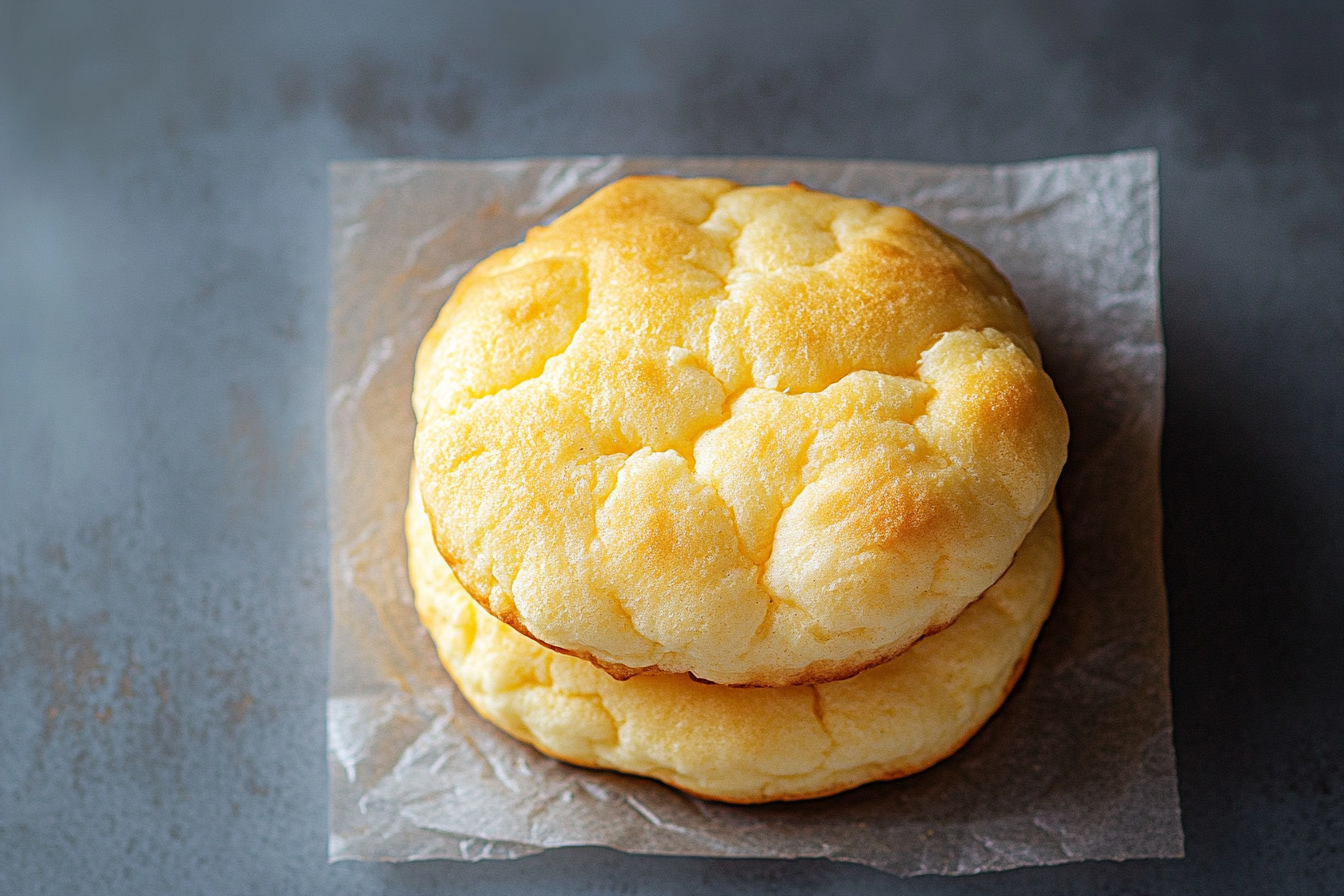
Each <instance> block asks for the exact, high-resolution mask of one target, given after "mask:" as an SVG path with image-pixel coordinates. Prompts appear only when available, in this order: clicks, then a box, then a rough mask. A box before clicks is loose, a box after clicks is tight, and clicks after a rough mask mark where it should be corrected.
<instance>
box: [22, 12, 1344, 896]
mask: <svg viewBox="0 0 1344 896" xmlns="http://www.w3.org/2000/svg"><path fill="white" fill-rule="evenodd" d="M1341 46H1344V7H1341V5H1340V4H1338V3H1331V4H1321V5H1316V6H1313V5H1310V4H1305V3H1296V4H1288V3H1266V4H1261V5H1246V4H1207V3H1206V4H1171V3H1128V4H1099V3H1072V2H1058V3H1050V2H1036V3H1017V4H1013V5H1004V4H992V5H991V4H984V5H983V6H981V5H974V6H969V5H965V4H955V3H947V2H942V3H935V2H929V3H923V4H900V5H897V4H894V3H873V4H866V5H865V4H857V3H854V4H838V3H817V4H810V5H802V4H788V3H729V2H704V3H646V4H638V5H636V4H633V3H615V2H613V3H610V4H605V5H593V4H559V3H555V4H522V3H501V2H496V3H494V4H487V3H473V4H459V3H447V2H443V0H438V2H424V3H420V4H412V3H378V2H370V0H365V2H363V3H345V4H337V3H331V2H327V3H319V2H316V0H310V2H301V0H295V2H270V3H245V2H228V3H217V4H210V5H207V4H204V3H182V2H164V3H161V4H151V3H135V2H121V3H99V2H92V0H71V2H63V3H62V2H45V3H38V2H13V0H5V2H2V3H0V892H4V893H15V894H28V893H63V894H64V893H127V894H131V893H150V892H182V893H212V894H214V893H303V894H309V893H311V894H318V893H322V894H328V893H334V894H340V893H375V894H379V893H388V894H410V893H417V894H418V893H430V892H453V893H487V892H538V893H542V892H545V893H555V892H574V893H641V894H643V893H649V894H654V893H656V894H674V893H687V892H695V891H714V892H722V893H803V892H835V893H839V892H845V893H850V892H860V893H862V892H871V893H877V892H914V893H977V894H980V893H984V894H994V893H1022V892H1031V893H1048V894H1054V893H1058V894H1064V893H1076V892H1098V893H1163V894H1166V893H1170V894H1176V893H1182V894H1184V893H1218V894H1236V893H1247V894H1251V893H1255V894H1261V893H1294V894H1297V893H1330V894H1333V893H1338V892H1341V891H1344V852H1342V850H1344V846H1342V844H1344V771H1342V770H1341V766H1342V765H1344V757H1342V756H1341V753H1342V752H1344V746H1341V745H1344V713H1342V712H1341V710H1340V705H1341V697H1340V694H1341V693H1344V648H1341V647H1340V643H1341V633H1342V632H1344V550H1341V547H1340V546H1341V543H1344V510H1342V509H1341V508H1344V386H1341V384H1344V286H1342V285H1341V284H1344V209H1342V205H1344V201H1342V200H1341V196H1344V51H1341ZM1149 145H1151V146H1156V147H1158V148H1159V149H1160V150H1161V152H1162V191H1163V192H1162V202H1163V218H1162V227H1163V239H1162V250H1163V262H1162V276H1163V285H1164V304H1165V310H1164V317H1165V324H1166V328H1167V340H1168V350H1169V380H1168V404H1167V410H1168V413H1167V433H1166V441H1165V448H1164V488H1165V505H1166V512H1167V535H1166V558H1167V564H1168V565H1167V570H1168V583H1169V587H1170V592H1171V612H1172V687H1173V694H1174V702H1175V725H1176V729H1175V730H1176V748H1177V752H1178V761H1179V765H1180V774H1181V795H1182V800H1183V803H1184V807H1185V813H1186V814H1185V821H1186V832H1187V851H1188V858H1186V859H1184V860H1177V861H1136V862H1129V863H1124V864H1108V863H1096V864H1079V865H1069V866H1062V867H1058V868H1044V869H1026V870H1022V871H1014V872H1009V873H1005V874H998V875H991V876H984V877H978V878H962V879H932V878H928V879H915V880H910V881H901V880H898V879H895V878H890V877H887V876H885V875H882V874H880V873H878V872H874V871H869V870H865V869H860V868H854V867H848V866H840V865H832V864H828V863H826V862H822V861H805V862H793V863H786V862H757V861H731V860H718V861H716V860H693V859H656V858H640V857H631V856H625V855H620V854H617V853H613V852H608V851H604V850H599V849H574V850H563V851H558V852H554V853H551V854H547V855H543V856H538V857H534V858H531V859H526V860H522V861H518V862H508V863H491V864H483V865H461V864H450V863H440V862H433V863H420V864H411V865H404V866H390V865H373V864H358V863H343V864H339V865H336V866H328V865H327V864H326V831H327V825H326V783H327V780H326V771H325V749H324V698H325V694H326V684H325V676H326V652H327V637H328V626H329V615H328V609H327V585H326V522H325V521H326V506H325V495H324V464H325V459H324V456H323V454H324V449H323V373H324V371H323V365H324V352H325V343H326V334H325V329H324V328H325V320H326V283H327V261H326V244H327V231H326V227H327V212H326V209H327V204H326V200H327V193H326V162H327V161H328V160H331V159H343V158H360V157H371V156H384V155H415V156H427V157H445V158H454V157H456V158H467V157H494V156H518V155H532V154H551V153H584V152H604V153H605V152H628V153H648V154H657V153H697V154H714V153H750V154H788V155H818V156H869V157H876V158H899V159H915V160H930V161H948V162H960V161H967V162H992V161H1012V160H1018V159H1027V158H1038V157H1045V156H1056V155H1063V154H1069V153H1081V152H1100V151H1109V150H1113V149H1120V148H1127V147H1134V146H1149Z"/></svg>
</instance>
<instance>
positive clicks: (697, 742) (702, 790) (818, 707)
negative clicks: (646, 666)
mask: <svg viewBox="0 0 1344 896" xmlns="http://www.w3.org/2000/svg"><path fill="white" fill-rule="evenodd" d="M406 534H407V542H408V544H409V549H410V574H411V582H412V584H413V586H414V589H415V600H416V607H417V609H418V610H419V612H420V618H421V619H422V620H423V621H424V624H425V626H426V627H427V628H428V629H429V631H430V634H431V635H432V636H433V638H434V640H435V642H436V644H437V646H438V651H439V657H440V659H441V660H442V662H443V664H444V666H445V667H446V668H447V669H448V671H449V672H450V673H451V674H452V676H453V678H454V679H455V680H456V681H457V684H458V687H459V688H460V690H461V691H462V693H463V695H464V696H465V697H466V698H467V700H468V701H469V702H470V703H471V704H472V706H474V707H475V708H476V710H477V711H478V712H479V713H480V714H481V715H482V716H484V717H485V718H487V719H489V720H490V721H492V722H494V723H495V724H496V725H498V726H499V727H501V728H503V729H504V730H505V731H508V732H509V733H510V734H512V735H513V736H514V737H517V738H519V739H520V740H523V741H526V742H528V743H530V744H533V745H534V746H536V747H537V748H538V749H540V750H541V751H542V752H544V753H547V754H549V755H551V756H554V757H556V758H559V759H563V760H566V761H568V762H572V763H575V764H577V765H584V766H590V767H594V768H609V769H616V770H619V771H625V772H630V773H633V774H637V775H645V776H648V777H652V778H657V779H659V780H661V781H664V782H666V783H668V784H671V785H672V786H674V787H678V788H680V789H682V790H685V791H687V792H689V793H692V794H695V795H698V796H703V797H707V798H710V799H717V800H725V801H728V802H735V803H757V802H766V801H770V800H790V799H807V798H811V797H819V796H826V795H829V794H833V793H838V792H840V791H842V790H847V789H849V788H851V787H856V786H858V785H860V784H863V783H866V782H869V781H877V780H883V779H889V778H897V777H901V776H903V775H908V774H913V773H914V772H917V771H920V770H922V769H925V768H927V767H928V766H930V765H932V764H934V763H935V762H937V761H939V760H940V759H943V758H944V757H946V756H948V755H949V754H951V753H952V752H954V751H955V750H957V749H958V748H959V747H960V746H961V745H962V744H964V743H965V742H966V741H967V740H968V739H969V738H970V737H971V735H972V734H974V733H975V732H976V731H977V730H978V729H979V728H980V726H981V725H983V724H984V723H985V721H986V720H987V719H988V718H989V717H990V716H991V715H993V713H994V711H995V710H996V709H998V707H999V705H1000V704H1001V703H1002V701H1003V699H1004V698H1005V697H1006V696H1007V694H1008V692H1009V690H1011V689H1012V687H1013V684H1014V683H1015V682H1016V680H1017V678H1018V675H1019V674H1020V673H1021V671H1022V669H1023V667H1024V666H1025V664H1026V660H1027V657H1028V655H1029V653H1030V651H1031V646H1032V643H1033V642H1034V640H1035V638H1036V634H1037V632H1038V631H1039V630H1040V627H1041V625H1042V623H1043V622H1044V621H1045V618H1046V616H1047V615H1048V614H1049V612H1050V607H1051V604H1052V603H1053V601H1054V597H1055V594H1056V591H1057V590H1058V587H1059V580H1060V573H1061V570H1062V562H1063V561H1062V555H1061V551H1060V524H1059V516H1058V514H1057V513H1056V511H1055V509H1054V506H1053V504H1052V505H1051V506H1050V507H1049V508H1048V509H1047V510H1046V512H1045V513H1044V514H1043V515H1042V516H1041V517H1040V520H1039V521H1038V522H1037V523H1036V525H1035V528H1033V529H1032V531H1031V533H1030V534H1029V535H1028V536H1027V538H1026V541H1024V542H1023V543H1022V546H1021V548H1020V549H1019V550H1018V552H1017V557H1016V559H1015V560H1014V561H1013V563H1012V565H1011V566H1010V567H1009V569H1008V571H1007V572H1006V573H1004V575H1003V577H1002V578H1000V579H999V580H998V581H997V582H995V583H994V584H993V585H992V586H991V587H990V588H989V590H988V591H986V592H985V594H984V596H983V597H982V598H980V599H979V600H978V601H976V602H975V603H973V604H971V605H970V607H968V608H967V609H966V610H965V611H964V612H963V613H962V614H961V615H960V616H959V617H958V618H957V620H956V621H955V622H954V623H952V625H951V626H950V627H948V628H947V629H946V630H944V631H942V632H940V633H938V634H935V635H931V636H929V637H927V638H925V639H923V640H922V641H920V642H919V643H917V644H916V645H914V646H913V647H912V648H910V649H909V650H907V651H906V652H904V653H902V654H901V655H900V656H898V657H896V658H895V659H893V660H890V661H888V662H886V663H884V664H882V665H879V666H876V667H874V668H871V669H868V670H866V671H864V672H862V673H860V674H858V675H856V676H854V677H853V678H850V679H848V680H845V681H835V682H829V683H825V684H818V685H799V686H793V687H781V688H735V687H728V686H724V685H715V684H707V683H703V682H699V681H695V680H694V679H692V678H691V677H690V676H689V675H685V674H680V675H674V674H646V675H640V676H637V677H634V678H632V679H629V680H626V681H618V680H616V679H614V678H612V677H611V676H609V675H606V674H604V673H603V672H602V671H601V670H599V669H598V668H597V667H595V666H593V665H592V664H591V663H588V662H585V661H584V660H581V659H577V658H575V657H571V656H566V655H564V654H560V653H556V652H554V651H552V650H548V649H547V648H545V647H543V646H541V645H540V644H537V643H536V642H535V641H532V640H530V639H528V638H525V637H523V636H522V635H520V634H518V633H517V632H515V631H514V630H513V629H511V628H509V627H508V626H506V625H504V624H502V623H501V622H499V621H498V620H497V619H495V618H494V617H493V616H491V615H490V614H489V613H487V612H485V611H484V610H483V609H482V608H481V607H480V605H479V604H478V603H476V602H475V601H474V600H472V599H471V597H470V596H469V595H468V594H467V592H466V591H465V590H463V589H462V587H461V586H460V585H459V584H458V582H457V580H456V579H455V578H454V577H453V574H452V571H451V570H450V569H449V568H448V565H447V564H446V563H445V562H444V560H443V558H442V557H441V556H440V555H439V552H438V550H437V548H436V547H435V545H434V541H433V536H432V534H431V532H430V527H429V520H428V518H427V517H426V516H425V513H424V509H423V504H422V503H421V501H420V497H419V492H418V490H416V489H412V496H411V501H410V504H409V506H408V508H407V515H406Z"/></svg>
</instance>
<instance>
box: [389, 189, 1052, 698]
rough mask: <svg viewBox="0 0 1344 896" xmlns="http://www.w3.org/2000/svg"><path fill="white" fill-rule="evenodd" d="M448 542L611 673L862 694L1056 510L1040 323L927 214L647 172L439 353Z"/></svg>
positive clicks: (464, 287)
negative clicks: (865, 675)
mask: <svg viewBox="0 0 1344 896" xmlns="http://www.w3.org/2000/svg"><path fill="white" fill-rule="evenodd" d="M413 401H414V405H415V410H416V416H417V419H418V421H419V423H418V427H417V431H416V442H415V456H416V468H417V471H418V474H419V480H420V483H421V490H422V494H423V497H424V501H425V506H426V509H427V511H428V515H429V518H430V521H431V524H432V528H433V531H434V539H435V543H436V544H437V546H438V548H439V551H440V553H441V554H442V555H443V557H444V559H446V560H447V561H448V563H449V565H450V566H451V567H452V569H453V571H454V573H455V574H456V575H457V577H458V579H459V580H460V581H461V583H462V585H463V586H464V587H465V588H466V590H467V591H468V593H470V594H471V595H472V596H473V597H474V598H475V599H476V600H477V601H478V602H480V604H481V605H482V606H483V607H484V608H485V609H487V610H488V611H489V612H490V613H492V614H493V615H494V616H496V617H497V618H499V619H500V620H502V621H504V622H506V623H508V624H509V625H511V626H513V627H514V628H515V629H517V630H518V631H519V632H521V633H523V634H525V635H528V636H529V637H531V638H534V639H535V640H537V641H539V642H541V643H543V644H546V645H547V646H550V647H552V648H554V649H556V650H560V651H562V652H565V653H570V654H573V655H576V656H580V657H584V658H586V659H589V660H591V661H592V662H594V663H596V664H598V665H599V666H602V667H603V668H605V669H606V670H607V671H609V672H611V673H612V674H613V675H615V676H617V677H628V676H629V675H633V674H635V673H637V672H641V671H653V670H657V671H664V672H689V673H691V674H692V675H694V676H696V677H698V678H701V679H704V680H706V681H712V682H718V683H722V684H738V685H760V686H766V685H770V686H774V685H788V684H805V683H818V682H823V681H830V680H834V679H839V678H845V677H848V676H851V675H854V674H856V673H858V672H860V671H862V670H863V669H865V668H868V667H870V666H873V665H876V664H878V663H880V662H884V661H886V660H887V659H890V658H891V657H893V656H895V655H897V654H899V653H900V652H902V651H903V650H905V649H906V648H908V647H909V646H910V645H911V644H913V643H914V642H915V641H917V640H918V639H919V638H921V637H923V636H924V635H926V634H929V633H931V632H934V631H937V630H939V629H941V628H943V627H946V626H947V625H949V624H950V623H951V622H952V621H953V620H954V619H955V618H956V617H957V615H958V614H959V613H960V612H961V611H962V610H963V609H964V608H965V607H966V606H967V604H969V603H970V602H971V601H973V600H975V598H976V597H977V596H978V595H980V594H981V593H982V592H984V591H985V589H986V588H988V587H989V586H990V585H991V584H993V582H994V581H995V579H997V578H998V577H999V576H1000V575H1001V574H1002V573H1003V572H1004V570H1005V569H1007V568H1008V565H1009V563H1010V562H1011V561H1012V558H1013V553H1014V551H1015V550H1016V549H1017V547H1018V545H1019V544H1020V543H1021V542H1022V540H1023V538H1024V537H1025V536H1026V534H1027V533H1028V532H1029V531H1030V530H1031V528H1032V526H1033V525H1034V524H1035V522H1036V519H1037V517H1038V516H1040V514H1041V513H1042V512H1043V511H1044V510H1045V508H1046V506H1047V505H1048V504H1049V502H1050V498H1051V493H1052V490H1053V488H1054V484H1055V480H1056V479H1057V477H1058V475H1059V472H1060V469H1061V468H1062V466H1063V464H1064V459H1065V452H1066V447H1067V442H1068V422H1067V420H1066V418H1065V414H1064V409H1063V406H1062V405H1061V404H1060V401H1059V398H1058V396H1057V395H1056V394H1055V390H1054V386H1053V384H1052V383H1051V381H1050V379H1049V377H1048V376H1046V374H1045V373H1044V372H1043V371H1042V370H1041V367H1040V353H1039V351H1038V349H1037V347H1036V344H1035V342H1034V341H1033V339H1032V335H1031V330H1030V327H1029V325H1028V322H1027V317H1026V314H1025V312H1024V311H1023V309H1022V306H1021V304H1020V303H1019V302H1018V300H1017V298H1016V297H1015V296H1014V294H1013V292H1012V288H1011V287H1010V286H1009V285H1008V283H1007V281H1005V280H1004V278H1003V277H1002V276H1001V275H1000V274H999V273H998V272H997V271H996V270H995V269H994V267H993V266H992V265H991V264H990V263H989V262H988V261H986V260H985V259H984V257H982V256H981V255H980V254H979V253H977V252H976V251H975V250H974V249H971V248H970V247H969V246H967V245H965V244H964V243H962V242H960V241H958V240H957V239H955V238H954V237H952V236H950V235H948V234H945V233H943V232H942V231H940V230H938V229H937V228H935V227H933V226H931V225H929V224H928V223H926V222H925V221H923V220H922V219H920V218H919V217H918V216H916V215H914V214H912V213H911V212H908V211H905V210H904V209H899V208H887V207H883V206H881V205H878V204H877V203H874V202H868V201H862V200H855V199H843V198H840V197H836V196H831V195H828V194H825V193H819V192H814V191H811V190H808V189H806V188H804V187H801V186H799V185H796V184H795V185H790V186H787V187H739V186H737V185H736V184H734V183H732V182H730V181H725V180H711V179H699V180H680V179H676V178H664V177H639V178H627V179H625V180H622V181H618V182H617V183H614V184H612V185H610V186H608V187H606V188H604V189H603V190H600V191H599V192H597V193H596V194H594V195H593V196H592V197H591V198H589V199H588V200H587V201H585V202H584V203H582V204H581V205H579V206H578V207H577V208H575V209H574V210H572V211H570V212H569V213H567V214H565V215H563V216H562V217H560V218H559V219H558V220H556V222H555V223H554V224H552V225H550V226H549V227H539V228H535V229H533V230H532V231H531V232H530V233H529V234H528V236H527V239H526V241H525V242H523V243H522V244H521V245H518V246H515V247H512V248H509V249H505V250H503V251H500V252H498V253H496V254H495V255H493V256H491V257H490V258H488V259H486V260H485V261H484V262H482V263H481V264H480V265H478V266H477V267H476V268H475V269H474V270H472V271H471V272H470V273H469V274H468V275H467V276H466V277H465V278H464V279H463V280H462V282H461V283H460V284H459V285H458V287H457V290H456V291H455V292H454V294H453V297H452V298H451V299H450V300H449V301H448V303H447V304H446V305H445V307H444V309H443V312H442V313H441V314H440V316H439V318H438V320H437V321H436V322H435V324H434V326H433V328H432V329H431V330H430V332H429V334H428V335H427V336H426V337H425V341H424V343H423V345H422V346H421V349H420V354H419V356H418V357H417V360H416V381H415V390H414V396H413Z"/></svg>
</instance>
